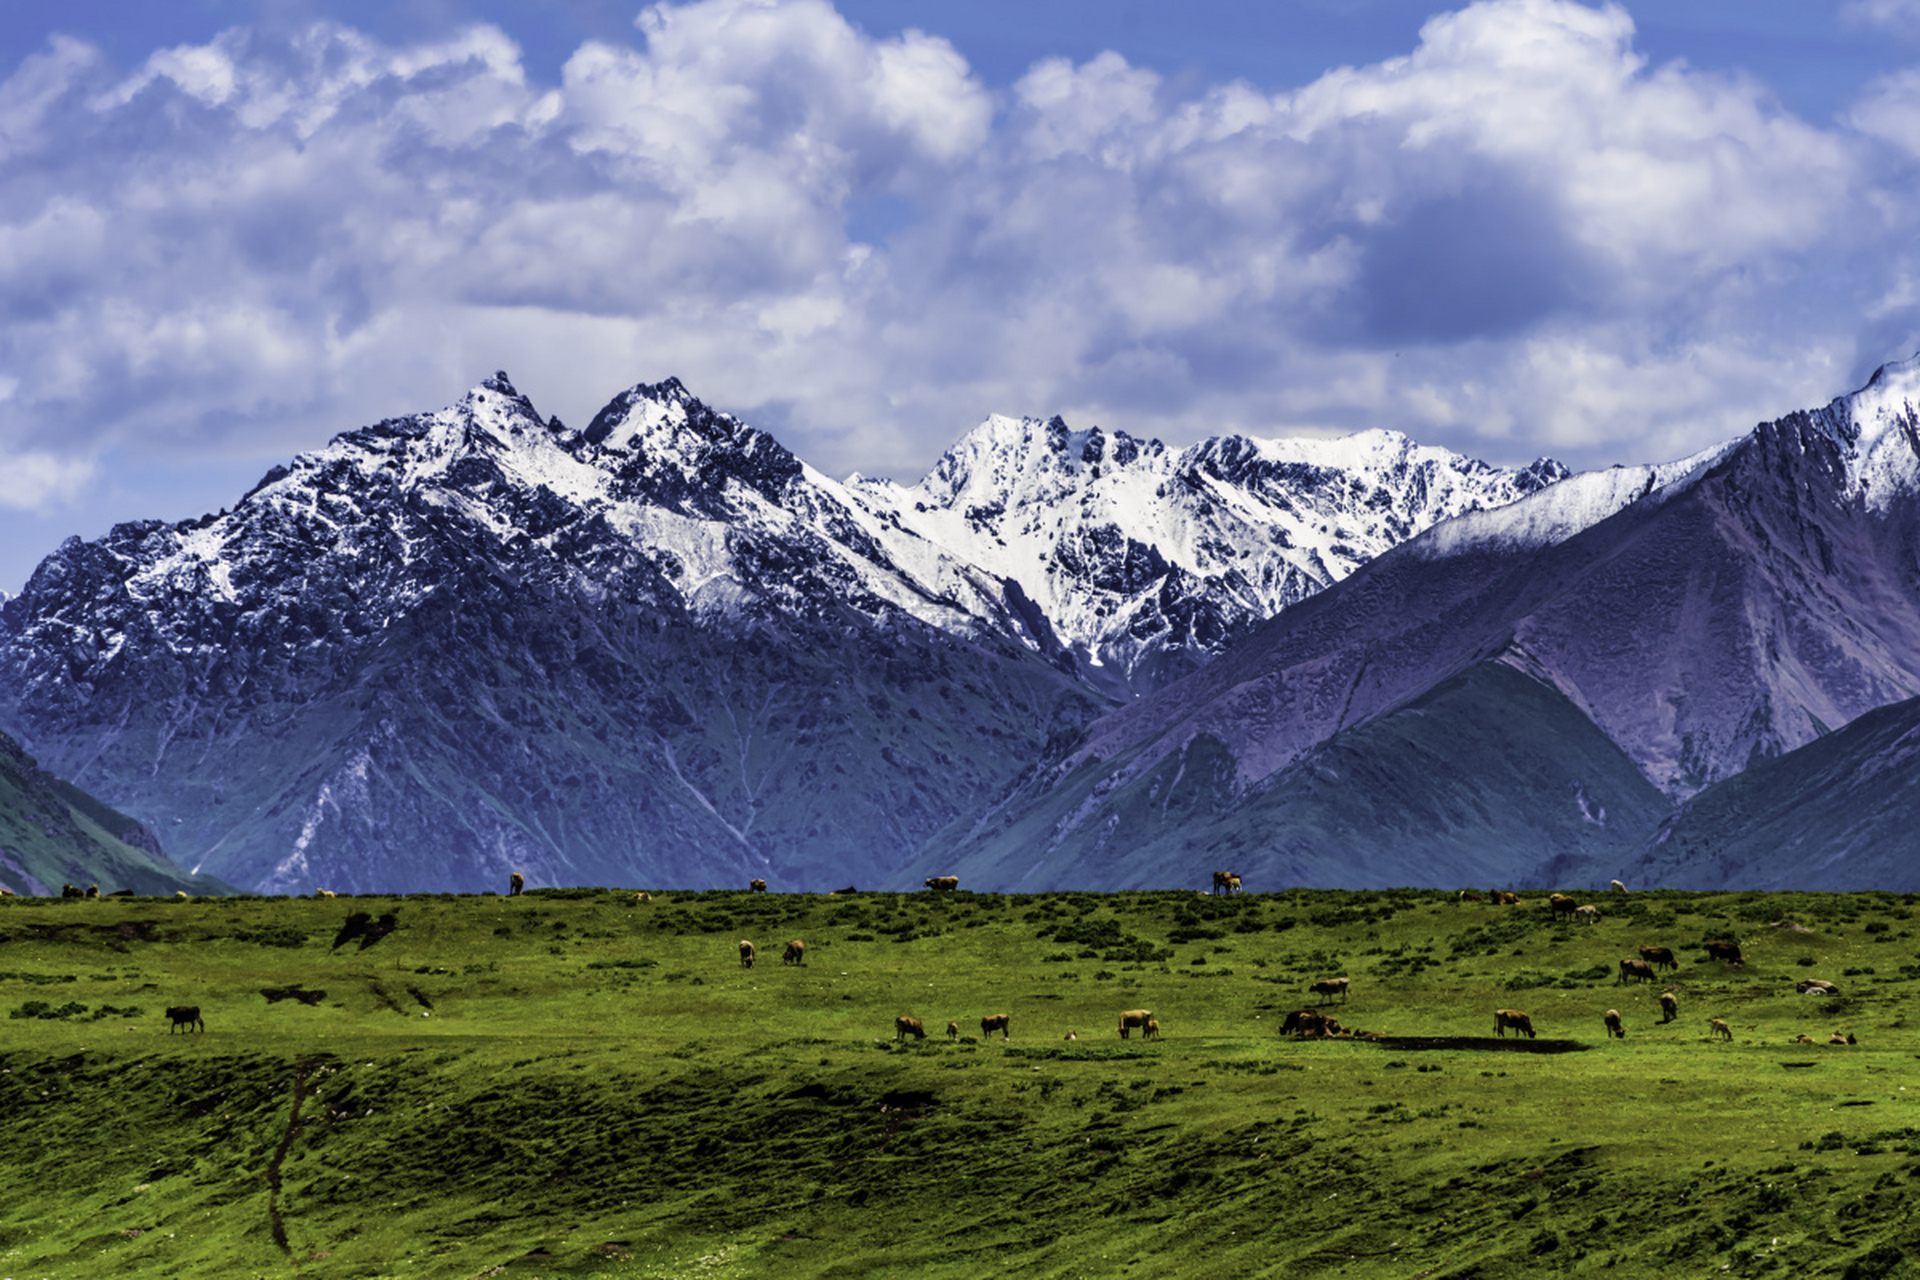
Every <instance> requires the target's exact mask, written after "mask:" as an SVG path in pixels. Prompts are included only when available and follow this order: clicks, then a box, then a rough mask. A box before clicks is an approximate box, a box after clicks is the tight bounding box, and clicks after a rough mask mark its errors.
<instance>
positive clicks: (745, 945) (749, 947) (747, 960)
mask: <svg viewBox="0 0 1920 1280" xmlns="http://www.w3.org/2000/svg"><path fill="white" fill-rule="evenodd" d="M740 967H741V968H742V969H751V968H753V944H752V943H751V942H748V941H747V940H746V939H745V938H742V939H740Z"/></svg>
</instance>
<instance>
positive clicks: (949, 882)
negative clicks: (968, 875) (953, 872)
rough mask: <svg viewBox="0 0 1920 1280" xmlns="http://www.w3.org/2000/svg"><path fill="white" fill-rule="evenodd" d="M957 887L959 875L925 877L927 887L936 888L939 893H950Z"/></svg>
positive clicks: (958, 885)
mask: <svg viewBox="0 0 1920 1280" xmlns="http://www.w3.org/2000/svg"><path fill="white" fill-rule="evenodd" d="M959 887H960V877H959V876H929V877H927V888H929V889H933V890H936V891H938V892H941V893H952V892H953V891H954V890H955V889H958V888H959Z"/></svg>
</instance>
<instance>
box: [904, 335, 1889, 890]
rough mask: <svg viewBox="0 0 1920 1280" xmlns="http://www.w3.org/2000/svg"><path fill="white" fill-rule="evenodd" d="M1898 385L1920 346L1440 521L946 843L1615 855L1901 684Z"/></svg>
mask: <svg viewBox="0 0 1920 1280" xmlns="http://www.w3.org/2000/svg"><path fill="white" fill-rule="evenodd" d="M1916 402H1920V361H1915V362H1909V363H1906V364H1902V365H1893V366H1888V367H1887V368H1885V369H1883V370H1881V371H1880V372H1879V373H1877V374H1876V375H1875V377H1874V379H1873V380H1872V382H1871V383H1869V385H1868V386H1867V387H1865V388H1863V389H1862V390H1860V391H1859V392H1856V393H1855V394H1853V395H1850V396H1844V397H1841V398H1840V399H1838V400H1835V401H1834V402H1833V403H1832V404H1830V405H1828V406H1826V407H1825V408H1824V409H1820V410H1816V411H1813V412H1809V413H1796V414H1792V415H1790V416H1788V417H1786V418H1783V419H1781V420H1780V421H1778V422H1774V423H1769V424H1764V425H1762V426H1761V427H1759V428H1757V429H1756V430H1755V431H1754V432H1753V433H1752V434H1751V435H1750V436H1747V437H1745V438H1743V439H1741V440H1739V441H1737V442H1734V443H1733V444H1731V445H1729V446H1727V447H1725V448H1722V449H1716V450H1712V451H1709V452H1708V453H1706V454H1703V455H1701V456H1700V457H1698V458H1695V459H1690V460H1688V461H1687V462H1685V463H1681V464H1675V465H1673V466H1670V467H1664V468H1620V469H1617V470H1615V471H1613V472H1608V473H1601V474H1598V475H1590V476H1582V477H1576V478H1574V479H1572V480H1569V481H1566V482H1563V483H1562V484H1559V485H1556V486H1553V487H1551V488H1548V489H1546V490H1544V491H1542V492H1540V493H1537V494H1534V495H1532V496H1530V497H1527V498H1525V499H1522V500H1521V501H1519V502H1517V503H1514V504H1513V505H1511V506H1509V507H1505V508H1502V509H1500V510H1497V511H1490V512H1480V513H1474V514H1470V515H1467V516H1464V517H1462V518H1460V519H1457V520H1454V521H1452V522H1449V523H1446V524H1443V525H1440V526H1438V527H1437V528H1435V529H1433V530H1432V531H1430V532H1429V533H1427V534H1425V535H1422V536H1419V537H1416V538H1414V539H1412V540H1411V541H1409V542H1407V543H1405V544H1403V545H1402V546H1400V547H1398V548H1396V549H1394V550H1392V551H1390V552H1388V553H1386V554H1384V555H1382V556H1380V557H1379V558H1377V559H1376V560H1374V561H1372V562H1370V563H1369V564H1367V565H1365V566H1364V567H1362V568H1361V569H1359V570H1358V571H1356V572H1355V573H1354V574H1352V575H1351V576H1350V577H1348V578H1347V579H1345V580H1344V581H1342V582H1341V583H1338V584H1336V585H1335V586H1333V587H1331V588H1329V589H1328V590H1327V591H1325V592H1323V593H1321V594H1319V595H1317V596H1314V597H1312V598H1310V599H1308V600H1306V601H1304V602H1302V603H1301V604H1299V605H1296V606H1294V607H1293V608H1291V609H1289V610H1287V611H1286V612H1285V613H1283V614H1281V615H1280V616H1279V617H1278V618H1276V619H1275V620H1273V621H1271V622H1269V623H1267V624H1265V625H1264V626H1263V627H1261V628H1260V629H1259V630H1257V631H1256V632H1255V633H1254V634H1253V635H1251V636H1249V637H1248V638H1247V639H1246V640H1245V641H1243V642H1242V643H1241V644H1239V645H1237V646H1236V647H1235V648H1234V649H1232V650H1231V651H1229V652H1228V653H1227V654H1226V655H1225V656H1223V657H1222V658H1221V659H1220V660H1218V661H1217V662H1214V663H1212V664H1209V665H1208V666H1205V667H1203V668H1201V669H1200V670H1199V671H1198V672H1196V673H1195V674H1194V675H1192V676H1190V677H1187V678H1186V679H1184V680H1182V681H1180V682H1178V683H1176V684H1174V685H1172V686H1170V687H1168V688H1166V689H1164V690H1162V691H1160V692H1159V693H1157V694H1155V695H1152V696H1150V697H1147V698H1144V699H1141V700H1139V701H1137V702H1135V703H1132V704H1130V705H1128V706H1125V707H1121V708H1119V709H1118V710H1116V711H1114V712H1113V713H1111V714H1110V715H1108V716H1105V717H1103V718H1102V719H1101V720H1099V721H1097V722H1095V723H1094V724H1093V725H1091V726H1089V728H1088V730H1087V732H1086V733H1085V734H1084V735H1083V736H1082V738H1081V739H1080V740H1079V741H1078V742H1077V743H1075V744H1074V745H1073V746H1072V748H1071V749H1068V750H1065V751H1062V752H1060V753H1058V754H1056V755H1055V756H1054V757H1052V758H1050V759H1049V760H1048V761H1047V762H1046V763H1045V764H1044V765H1042V766H1040V767H1037V768H1036V769H1035V770H1033V771H1032V772H1031V773H1030V774H1029V775H1028V776H1027V778H1026V779H1024V781H1023V783H1022V785H1021V786H1020V787H1019V788H1018V789H1017V790H1016V792H1015V793H1014V794H1013V795H1012V796H1011V797H1009V798H1006V799H1004V800H1003V801H1001V802H999V803H997V804H995V805H994V806H992V807H991V808H989V809H988V810H987V811H986V812H984V813H983V814H982V815H980V816H978V817H976V819H975V820H974V822H973V823H972V824H971V825H970V826H968V827H966V828H965V829H964V832H963V831H960V830H956V831H954V832H949V833H947V834H946V835H945V836H944V837H943V840H942V845H943V848H944V850H945V851H946V852H947V855H948V856H946V857H945V858H943V859H942V863H943V865H948V866H951V867H953V868H954V869H955V870H956V871H958V873H959V874H963V875H966V874H974V875H976V876H979V877H982V878H987V879H998V880H1001V881H1003V882H1009V883H1024V884H1027V885H1030V886H1032V887H1041V886H1043V885H1052V884H1058V883H1068V882H1074V881H1075V878H1076V876H1077V875H1079V874H1081V873H1082V872H1084V871H1085V870H1086V869H1088V868H1090V867H1093V866H1098V865H1102V864H1103V862H1105V863H1111V862H1113V861H1115V860H1121V859H1124V860H1125V861H1126V862H1127V864H1128V865H1129V866H1130V867H1137V868H1140V869H1141V871H1140V874H1141V875H1144V874H1145V869H1146V868H1148V867H1151V868H1153V869H1154V870H1155V871H1156V872H1158V873H1159V874H1160V875H1162V876H1163V877H1164V875H1165V872H1166V869H1168V868H1170V867H1174V866H1180V865H1182V864H1183V863H1190V864H1192V865H1190V866H1187V867H1185V869H1184V870H1183V872H1182V874H1181V875H1180V876H1179V877H1178V878H1179V879H1180V880H1190V879H1192V878H1193V877H1194V876H1195V875H1199V874H1201V873H1203V872H1204V871H1205V870H1206V869H1207V867H1206V863H1208V862H1211V861H1214V860H1216V859H1225V860H1226V861H1229V862H1234V863H1237V864H1239V865H1236V866H1234V868H1233V869H1235V870H1238V871H1240V872H1241V873H1242V874H1243V875H1246V876H1249V877H1250V878H1249V881H1248V882H1249V883H1250V884H1253V883H1259V884H1264V885H1277V884H1285V883H1296V882H1302V881H1304V882H1308V883H1315V884H1373V883H1400V882H1404V881H1402V880H1400V879H1398V878H1397V877H1400V876H1403V875H1405V874H1408V873H1409V869H1410V868H1415V867H1418V868H1421V869H1422V874H1421V875H1420V876H1419V879H1418V880H1417V881H1416V882H1421V883H1432V882H1433V881H1434V880H1435V879H1438V880H1440V881H1442V882H1444V881H1447V880H1456V881H1465V882H1473V881H1474V880H1475V879H1478V881H1479V882H1481V883H1489V882H1493V883H1498V882H1501V881H1515V882H1518V881H1523V880H1524V881H1533V882H1541V881H1551V880H1552V879H1554V878H1556V877H1560V876H1570V875H1573V874H1576V873H1583V872H1589V871H1593V872H1597V870H1598V869H1603V868H1605V867H1606V866H1609V865H1620V864H1621V863H1623V862H1624V861H1625V860H1626V859H1627V858H1628V857H1629V856H1631V854H1632V853H1633V852H1634V851H1635V850H1636V849H1637V848H1638V846H1639V844H1640V842H1641V841H1642V839H1643V838H1644V837H1645V836H1646V835H1647V834H1648V832H1649V825H1648V823H1649V821H1650V820H1652V819H1655V818H1657V816H1658V813H1659V809H1660V808H1661V807H1662V806H1663V805H1667V806H1670V805H1671V804H1673V803H1675V802H1678V801H1683V800H1685V799H1686V798H1687V797H1689V796H1691V795H1693V794H1694V793H1695V792H1697V791H1699V790H1700V789H1701V788H1703V787H1707V786H1710V785H1712V784H1714V783H1717V782H1721V781H1722V780H1724V779H1728V778H1731V777H1734V776H1735V775H1737V774H1739V773H1741V772H1742V771H1743V770H1745V769H1747V768H1748V767H1749V766H1750V765H1753V764H1755V763H1757V762H1759V761H1762V760H1766V759H1770V758H1772V757H1775V756H1778V755H1781V754H1783V753H1785V752H1788V751H1791V750H1793V749H1795V748H1798V747H1801V746H1803V745H1805V744H1807V743H1808V742H1811V741H1812V740H1814V739H1815V738H1817V737H1819V736H1820V735H1822V734H1824V733H1826V732H1828V731H1829V730H1831V729H1834V728H1838V727H1839V726H1841V725H1844V724H1847V723H1848V722H1849V721H1851V720H1853V719H1854V718H1855V717H1857V716H1860V715H1862V714H1864V713H1865V712H1868V711H1871V710H1872V709H1874V708H1876V707H1879V706H1883V705H1886V704H1889V703H1893V702H1896V701H1900V700H1902V699H1906V698H1909V697H1912V696H1914V695H1915V694H1916V693H1920V479H1917V478H1916V477H1920V425H1917V423H1916V416H1915V409H1914V406H1915V404H1916ZM1513 676H1517V677H1520V678H1521V683H1517V684H1516V683H1515V682H1514V680H1513V679H1511V678H1509V677H1513ZM1016 867H1017V868H1018V872H1015V871H1014V870H1013V868H1016ZM1917 874H1920V873H1917ZM1601 878H1602V880H1603V882H1604V879H1605V878H1606V877H1605V876H1602V877H1601ZM1120 882H1121V883H1164V882H1165V881H1164V879H1159V880H1151V881H1148V880H1142V879H1129V878H1126V876H1125V875H1124V873H1123V876H1122V879H1121V881H1120Z"/></svg>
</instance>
